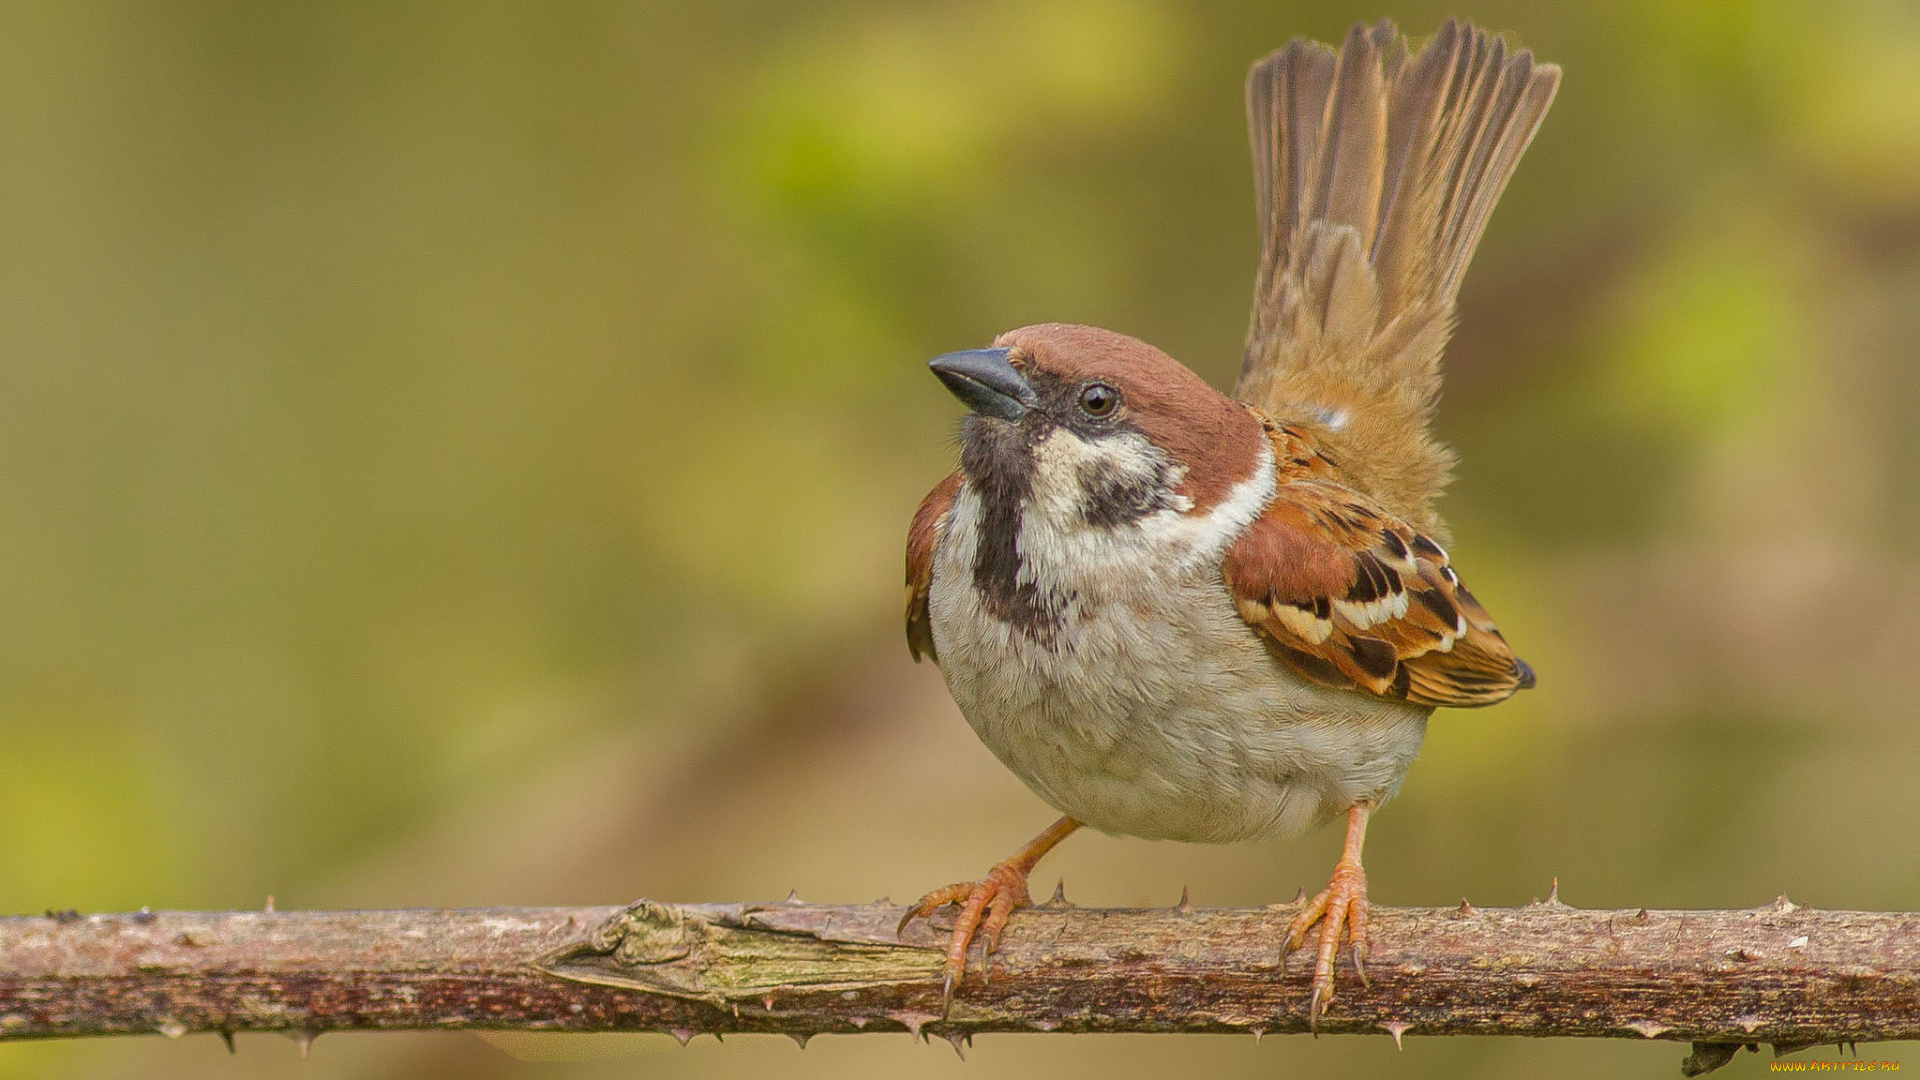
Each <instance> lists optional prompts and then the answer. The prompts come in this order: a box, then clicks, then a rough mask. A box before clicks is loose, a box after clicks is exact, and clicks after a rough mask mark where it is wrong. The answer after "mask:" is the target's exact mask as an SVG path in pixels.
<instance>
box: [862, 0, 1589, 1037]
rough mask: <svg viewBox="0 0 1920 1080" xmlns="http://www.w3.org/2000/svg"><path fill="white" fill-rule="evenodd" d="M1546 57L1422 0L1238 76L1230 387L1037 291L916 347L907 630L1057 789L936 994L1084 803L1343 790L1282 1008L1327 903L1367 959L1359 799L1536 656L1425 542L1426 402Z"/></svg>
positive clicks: (1429, 468)
mask: <svg viewBox="0 0 1920 1080" xmlns="http://www.w3.org/2000/svg"><path fill="white" fill-rule="evenodd" d="M1559 74H1560V73H1559V69H1558V68H1556V67H1554V66H1552V65H1549V64H1537V63H1535V62H1534V61H1533V58H1532V56H1531V55H1530V54H1529V53H1527V52H1525V51H1518V52H1509V51H1508V49H1507V46H1506V43H1505V42H1504V41H1503V40H1502V39H1501V38H1499V37H1495V36H1490V35H1488V34H1487V33H1485V32H1484V31H1481V30H1478V29H1475V28H1474V27H1473V25H1472V24H1470V23H1468V24H1461V23H1456V22H1448V23H1446V24H1445V25H1443V26H1442V27H1440V29H1439V31H1438V32H1437V33H1436V34H1434V36H1433V37H1432V38H1431V39H1430V40H1428V41H1427V42H1426V43H1425V45H1424V46H1423V47H1421V48H1419V49H1418V50H1417V51H1412V50H1410V49H1409V47H1408V44H1407V42H1406V41H1405V40H1404V39H1403V38H1402V37H1401V36H1400V33H1399V31H1398V30H1397V29H1396V28H1395V27H1394V25H1393V24H1392V23H1390V22H1386V21H1382V22H1380V23H1378V24H1376V25H1374V26H1371V27H1367V26H1363V25H1356V26H1355V27H1354V28H1353V29H1352V30H1351V31H1350V32H1349V33H1348V35H1347V37H1346V40H1345V42H1344V44H1343V45H1342V46H1341V48H1340V49H1339V50H1338V51H1337V52H1336V51H1335V50H1334V49H1332V48H1329V47H1327V46H1325V45H1321V44H1317V43H1313V42H1308V41H1305V40H1302V39H1295V40H1294V41H1293V42H1292V43H1291V44H1289V45H1288V46H1287V47H1286V48H1284V49H1281V50H1279V51H1278V52H1275V53H1273V54H1272V55H1271V56H1268V57H1267V58H1266V59H1264V60H1261V61H1260V62H1258V63H1256V64H1255V65H1254V66H1253V68H1252V71H1251V72H1250V74H1249V77H1248V80H1247V111H1248V118H1249V125H1250V129H1251V133H1252V140H1253V160H1254V172H1255V188H1256V203H1257V209H1258V212H1259V221H1260V226H1261V254H1260V265H1259V273H1258V276H1257V278H1256V282H1255V293H1254V305H1253V317H1252V326H1251V330H1250V331H1249V334H1248V338H1247V345H1246V352H1245V357H1244V362H1243V365H1242V369H1241V373H1240V377H1239V381H1238V384H1237V385H1236V386H1235V388H1234V391H1233V395H1232V396H1231V397H1229V396H1228V395H1226V394H1222V393H1220V392H1219V391H1218V390H1216V389H1214V388H1213V387H1211V386H1209V385H1208V384H1207V383H1206V382H1205V381H1203V380H1202V379H1201V378H1200V377H1199V376H1197V375H1195V374H1194V373H1193V372H1192V371H1190V370H1188V369H1187V368H1186V367H1185V366H1183V365H1182V364H1181V363H1180V362H1178V361H1176V360H1174V359H1173V358H1172V357H1170V356H1168V355H1167V354H1166V353H1164V352H1162V351H1160V350H1159V349H1157V348H1154V347H1153V346H1151V345H1148V344H1146V343H1145V342H1142V341H1139V340H1136V339H1134V338H1131V337H1127V336H1125V335H1123V334H1118V333H1114V332H1112V331H1108V330H1101V329H1096V328H1094V327H1089V326H1075V325H1067V324H1062V323H1046V324H1041V325H1035V326H1026V327H1022V328H1020V329H1017V330H1010V331H1008V332H1007V333H1004V334H1001V335H1000V336H999V337H998V338H996V339H995V340H994V341H993V344H992V346H991V347H989V348H984V349H970V350H966V351H961V352H953V353H948V354H946V355H944V356H940V357H938V358H936V359H934V360H933V361H932V362H931V365H930V366H931V368H932V370H933V373H934V375H936V376H937V377H938V378H939V379H940V381H941V382H942V383H944V384H945V385H946V388H947V389H948V390H950V391H951V392H952V393H953V394H954V396H956V397H958V398H959V399H960V401H961V402H962V403H964V404H965V405H966V406H967V408H968V409H969V410H970V412H969V415H968V416H967V417H966V419H965V420H964V421H963V422H962V426H961V431H960V439H959V443H960V466H959V468H958V469H957V470H955V471H954V472H953V473H951V474H950V475H948V476H947V478H946V479H945V480H943V481H941V482H940V484H939V486H937V487H935V488H934V489H933V492H932V493H931V494H929V495H928V496H927V498H926V500H925V501H924V502H923V503H922V504H921V505H920V508H919V511H918V512H917V513H916V514H915V515H914V518H913V522H912V525H911V526H910V528H909V530H908V534H907V559H906V562H907V612H906V628H907V641H908V645H909V647H910V649H911V650H912V653H913V656H914V658H915V659H916V660H917V659H919V658H920V657H923V656H924V657H928V658H930V659H932V660H933V661H934V662H935V663H936V664H937V665H938V667H939V669H940V671H941V673H942V675H943V676H944V677H945V679H946V683H947V686H948V688H949V690H950V691H951V693H952V695H953V698H954V700H955V701H956V702H957V703H958V704H959V706H960V710H961V712H962V713H963V714H965V716H966V719H967V722H968V723H969V724H970V725H971V726H972V727H973V729H974V731H975V732H976V733H978V735H979V737H980V739H981V740H982V741H983V742H985V743H986V745H987V746H988V747H989V748H990V749H991V750H992V751H993V753H994V754H995V755H996V756H997V757H998V758H999V759H1000V760H1001V761H1002V762H1003V763H1004V764H1005V765H1006V766H1007V767H1008V768H1009V769H1011V770H1012V771H1013V772H1014V773H1015V774H1016V775H1018V776H1019V777H1020V779H1021V780H1023V781H1025V782H1026V784H1027V786H1028V787H1030V788H1032V789H1033V791H1034V792H1035V793H1036V794H1038V795H1039V796H1040V797H1041V798H1042V799H1044V800H1046V801H1047V802H1048V803H1050V804H1052V805H1053V806H1054V807H1055V808H1056V809H1058V810H1059V811H1060V813H1061V814H1063V815H1064V816H1063V817H1061V819H1060V820H1059V821H1058V822H1056V823H1055V824H1054V825H1053V826H1051V827H1050V828H1048V829H1047V830H1046V831H1045V832H1043V833H1041V834H1040V835H1039V836H1037V837H1035V838H1034V839H1033V841H1032V842H1030V843H1029V844H1027V845H1026V846H1025V847H1023V848H1021V849H1020V850H1019V851H1018V852H1016V853H1014V854H1013V855H1012V856H1011V857H1009V858H1007V859H1006V860H1004V861H1002V862H1000V863H999V864H997V865H995V866H994V867H993V868H991V869H990V870H988V871H987V874H986V876H985V877H984V878H982V879H981V880H978V881H969V882H962V883H960V884H957V885H951V886H948V887H947V888H944V889H938V890H935V891H934V892H931V893H928V894H927V895H926V896H925V897H924V898H923V899H921V900H920V902H919V903H917V904H916V905H914V906H913V907H912V908H911V909H910V910H909V911H908V912H907V914H906V917H905V918H903V919H902V920H901V923H900V927H901V929H902V931H904V930H905V928H906V926H907V925H908V923H909V922H911V921H912V920H913V919H916V918H925V917H927V916H929V915H931V914H933V913H934V912H935V911H937V910H939V909H940V908H942V907H944V906H947V905H958V906H959V912H958V916H957V919H956V921H955V924H954V928H953V933H952V940H951V943H950V946H949V948H948V951H947V954H946V962H945V969H944V970H945V979H944V986H943V997H944V1001H945V1003H946V1004H947V1005H948V1006H949V1007H950V1005H951V1002H952V997H953V993H954V989H955V987H956V986H958V985H959V984H960V982H961V980H962V978H963V976H964V974H965V970H966V962H967V954H968V952H969V948H970V946H971V944H972V942H973V941H974V939H975V937H976V936H979V937H982V938H983V939H984V941H983V949H982V959H983V963H990V962H991V957H992V954H993V950H994V949H995V947H996V946H997V944H998V942H999V938H1000V935H1001V932H1002V931H1003V930H1004V928H1005V927H1006V924H1007V921H1008V917H1009V915H1010V914H1011V913H1012V912H1013V911H1014V910H1015V909H1016V908H1020V907H1023V906H1026V905H1027V904H1029V903H1030V902H1031V901H1030V898H1029V895H1028V889H1027V879H1028V875H1029V874H1030V873H1031V872H1032V870H1033V868H1034V865H1035V863H1037V862H1038V861H1039V860H1040V858H1041V857H1042V856H1044V855H1045V854H1046V853H1047V852H1048V851H1049V850H1051V849H1052V848H1053V847H1054V846H1055V845H1056V844H1058V843H1059V842H1060V841H1061V840H1063V839H1065V838H1066V837H1067V836H1068V835H1069V834H1071V833H1073V832H1074V831H1075V830H1076V829H1079V828H1080V827H1081V826H1082V825H1087V826H1091V827H1093V828H1095V829H1099V830H1101V831H1103V832H1107V833H1112V834H1121V835H1127V836H1138V837H1145V838H1148V839H1164V840H1182V841H1191V842H1198V843H1227V842H1232V841H1242V840H1256V839H1264V838H1268V837H1278V836H1288V835H1293V834H1298V833H1301V832H1304V831H1306V830H1309V829H1312V828H1314V827H1316V826H1318V825H1321V824H1323V823H1325V822H1328V821H1330V820H1332V819H1334V818H1336V817H1338V816H1339V815H1341V814H1345V815H1346V819H1347V835H1346V843H1345V846H1344V850H1343V853H1342V855H1341V857H1340V860H1339V862H1338V863H1337V864H1336V865H1335V866H1334V869H1333V874H1332V878H1331V880H1330V882H1329V884H1328V885H1327V887H1326V889H1324V890H1322V891H1321V892H1320V893H1319V894H1318V895H1316V896H1314V897H1313V898H1312V899H1311V900H1309V901H1307V902H1306V903H1305V904H1304V906H1303V907H1302V909H1301V910H1300V912H1299V914H1298V915H1297V916H1296V917H1295V918H1294V919H1293V920H1292V922H1291V925H1290V926H1289V927H1288V928H1287V931H1286V935H1285V939H1284V941H1283V943H1282V944H1281V947H1280V950H1279V956H1280V962H1281V966H1282V971H1284V970H1285V962H1286V958H1287V957H1288V955H1289V954H1291V953H1292V952H1293V951H1294V950H1295V949H1298V948H1300V947H1301V946H1302V945H1304V944H1305V943H1306V941H1307V939H1308V937H1309V935H1310V934H1311V933H1312V932H1313V929H1314V927H1315V926H1316V924H1317V925H1318V927H1319V936H1318V941H1317V949H1316V951H1315V954H1314V968H1313V981H1312V984H1311V995H1310V997H1309V999H1308V1018H1309V1021H1310V1022H1311V1023H1315V1024H1317V1022H1318V1020H1319V1018H1320V1017H1321V1016H1322V1015H1323V1014H1324V1012H1325V1010H1326V1008H1327V1006H1328V1003H1329V1002H1330V1001H1332V999H1333V995H1334V970H1335V965H1336V960H1337V953H1338V950H1339V945H1340V943H1341V941H1342V938H1343V935H1344V938H1345V940H1346V941H1347V942H1349V943H1350V944H1351V946H1352V962H1353V967H1354V969H1355V971H1356V973H1358V974H1359V975H1360V977H1361V978H1363V979H1364V978H1365V957H1366V951H1367V937H1366V919H1367V878H1366V872H1365V870H1364V869H1363V868H1362V866H1361V861H1360V853H1361V847H1362V843H1363V841H1364V839H1365V837H1366V829H1367V821H1368V818H1369V817H1370V816H1371V815H1372V813H1373V811H1374V810H1375V809H1376V808H1377V807H1379V806H1380V805H1381V804H1382V803H1383V802H1385V801H1386V800H1387V799H1389V798H1391V797H1392V796H1393V795H1394V794H1395V793H1396V791H1398V789H1399V787H1400V784H1401V781H1402V780H1403V778H1404V777H1405V776H1406V773H1407V769H1408V767H1409V766H1410V765H1412V763H1413V759H1414V757H1415V755H1417V754H1418V753H1419V750H1420V745H1421V742H1422V740H1423V739H1424V737H1425V735H1426V729H1427V718H1428V716H1429V715H1430V714H1431V713H1432V712H1433V710H1434V709H1435V708H1438V707H1441V706H1448V707H1452V708H1465V707H1474V706H1482V705H1491V704H1493V703H1495V702H1497V701H1501V700H1502V699H1504V698H1506V697H1508V696H1510V695H1512V694H1513V693H1514V692H1516V691H1518V690H1522V689H1526V688H1528V687H1531V686H1533V685H1534V673H1533V671H1532V669H1531V668H1529V667H1528V666H1527V665H1526V664H1525V663H1524V662H1522V661H1521V660H1519V659H1518V658H1516V657H1515V655H1514V654H1513V652H1512V650H1511V649H1509V647H1508V645H1507V642H1506V640H1505V639H1504V638H1503V637H1502V636H1501V634H1500V631H1499V630H1498V629H1497V628H1496V627H1495V626H1494V623H1493V620H1492V619H1490V618H1489V617H1488V615H1487V612H1486V610H1485V609H1484V608H1482V607H1481V605H1480V603H1479V602H1478V601H1477V600H1475V599H1474V596H1473V594H1472V593H1471V592H1469V591H1468V590H1467V586H1466V584H1465V583H1464V582H1463V581H1462V579H1461V577H1460V575H1459V574H1458V573H1457V572H1456V570H1455V568H1454V566H1453V563H1452V558H1451V556H1450V555H1449V554H1448V552H1447V549H1446V546H1445V545H1446V543H1447V542H1448V534H1447V529H1446V526H1445V524H1444V523H1442V521H1441V519H1440V516H1439V514H1437V513H1436V512H1435V510H1434V506H1433V503H1434V500H1435V498H1436V497H1437V496H1438V495H1439V493H1440V490H1441V488H1442V487H1443V486H1444V485H1445V484H1446V482H1447V479H1448V475H1449V473H1450V471H1451V468H1452V465H1453V461H1454V458H1453V455H1452V453H1451V452H1450V451H1449V450H1448V449H1447V448H1446V447H1444V446H1442V445H1441V444H1439V443H1438V442H1436V441H1435V439H1434V438H1433V436H1432V434H1431V433H1430V432H1429V430H1428V422H1429V419H1430V417H1431V415H1432V413H1433V411H1434V407H1435V404H1436V401H1437V399H1438V396H1439V392H1440V355H1441V351H1442V350H1443V348H1444V347H1445V345H1446V342H1447V338H1448V335H1449V334H1450V332H1451V330H1452V326H1453V320H1454V306H1455V297H1456V295H1457V293H1458V291H1459V287H1460V277H1461V274H1462V272H1463V271H1465V269H1466V266H1467V263H1468V261H1469V260H1470V258H1471V257H1472V255H1473V250H1474V246H1475V244H1476V243H1477V242H1478V241H1479V238H1480V234H1481V231H1482V229H1483V228H1484V227H1485V225H1486V222H1487V216H1488V214H1489V212H1490V211H1491V210H1492V209H1493V204H1494V202H1495V200H1497V199H1498V198H1499V196H1500V192H1501V189H1502V188H1504V187H1505V186H1506V183H1507V180H1508V178H1509V177H1510V176H1511V175H1512V174H1513V171H1514V167H1515V166H1516V165H1517V164H1518V162H1519V159H1520V155H1521V153H1522V152H1523V151H1524V150H1525V149H1526V147H1527V144H1528V142H1529V141H1530V140H1531V139H1532V138H1533V134H1534V132H1535V131H1536V130H1537V129H1538V127H1539V125H1540V122H1541V119H1542V118H1543V117H1544V116H1545V114H1546V111H1547V107H1548V105H1549V104H1550V103H1551V102H1552V100H1553V95H1554V91H1555V89H1556V88H1557V86H1558V84H1559Z"/></svg>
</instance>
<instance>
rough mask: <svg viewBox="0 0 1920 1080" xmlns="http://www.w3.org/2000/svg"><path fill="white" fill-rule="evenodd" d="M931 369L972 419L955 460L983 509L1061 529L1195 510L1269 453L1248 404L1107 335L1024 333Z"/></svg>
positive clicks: (1144, 348)
mask: <svg viewBox="0 0 1920 1080" xmlns="http://www.w3.org/2000/svg"><path fill="white" fill-rule="evenodd" d="M929 366H930V367H931V368H932V369H933V373H934V374H935V375H937V376H939V378H940V381H941V382H943V383H945V384H946V386H947V389H949V390H951V391H952V392H953V394H954V396H955V397H957V398H959V399H960V400H961V401H962V402H963V403H965V404H966V406H967V407H968V408H969V409H971V410H972V415H970V416H968V417H967V419H966V422H965V424H964V426H963V428H962V430H961V440H960V441H961V452H960V465H961V469H962V471H963V472H964V473H965V474H966V478H967V481H968V483H969V484H970V485H972V486H973V487H975V488H976V490H978V491H979V493H980V496H981V498H982V500H983V501H984V502H987V503H989V504H999V505H1001V506H1006V507H1014V506H1018V507H1020V508H1021V509H1022V510H1023V511H1025V512H1026V513H1029V514H1031V513H1037V514H1040V515H1042V516H1044V517H1045V518H1047V519H1049V520H1050V521H1051V522H1053V523H1054V524H1056V525H1058V526H1062V527H1078V528H1093V529H1100V530H1111V529H1115V528H1118V527H1120V526H1123V525H1127V524H1131V523H1134V522H1137V521H1140V520H1141V519H1143V518H1146V517H1148V516H1149V515H1154V514H1159V513H1162V512H1168V511H1170V512H1173V513H1177V514H1194V513H1203V512H1205V511H1206V510H1208V509H1210V508H1211V507H1212V506H1213V505H1215V504H1216V503H1218V502H1219V501H1220V500H1221V499H1222V498H1224V497H1225V496H1226V495H1227V493H1228V492H1229V491H1230V490H1231V489H1232V488H1233V487H1234V485H1236V484H1238V483H1239V482H1240V481H1242V480H1245V479H1247V478H1248V477H1249V476H1251V475H1252V474H1253V472H1254V470H1255V469H1256V468H1257V467H1258V465H1259V463H1260V461H1261V460H1262V448H1263V447H1264V446H1265V445H1266V439H1265V436H1264V434H1263V432H1262V430H1261V426H1260V422H1259V420H1257V419H1256V418H1255V417H1254V416H1253V415H1252V414H1251V413H1249V412H1248V411H1247V410H1246V409H1245V408H1244V407H1242V406H1241V405H1239V404H1237V403H1236V402H1234V401H1233V400H1232V399H1231V398H1228V397H1227V396H1226V395H1225V394H1222V393H1220V392H1219V391H1217V390H1215V389H1213V388H1212V387H1211V386H1208V385H1207V384H1206V382H1205V381H1203V380H1202V379H1201V378H1200V377H1199V376H1197V375H1195V374H1194V373H1193V372H1191V371H1189V370H1187V368H1186V367H1185V366H1184V365H1182V364H1181V363H1180V362H1179V361H1177V360H1175V359H1173V358H1172V357H1170V356H1168V355H1167V354H1166V353H1163V352H1161V351H1160V350H1159V349H1156V348H1154V347H1153V346H1151V345H1148V344H1147V343H1145V342H1143V341H1138V340H1135V339H1134V338H1130V337H1127V336H1126V335H1124V334H1116V333H1113V332H1111V331H1108V330H1099V329H1096V328H1094V327H1090V326H1072V325H1067V324H1061V323H1047V324H1042V325H1038V326H1027V327H1022V328H1021V329H1018V330H1010V331H1008V332H1007V333H1005V334H1002V335H1000V337H999V338H997V339H995V341H994V343H993V347H992V348H987V349H973V350H968V351H966V352H956V353H948V354H947V355H945V356H941V357H938V358H936V359H934V360H933V361H932V363H931V364H930V365H929Z"/></svg>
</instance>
